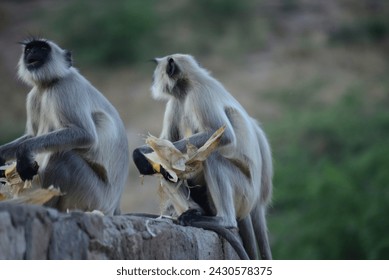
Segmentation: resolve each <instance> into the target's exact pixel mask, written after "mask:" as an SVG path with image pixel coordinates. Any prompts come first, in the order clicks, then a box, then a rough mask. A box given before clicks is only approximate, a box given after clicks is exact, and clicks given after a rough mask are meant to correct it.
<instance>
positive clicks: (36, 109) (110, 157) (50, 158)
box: [0, 38, 129, 215]
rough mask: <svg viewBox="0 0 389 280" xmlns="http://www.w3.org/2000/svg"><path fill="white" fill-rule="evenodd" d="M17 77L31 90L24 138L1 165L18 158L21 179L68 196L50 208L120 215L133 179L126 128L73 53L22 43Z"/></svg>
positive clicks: (1, 152)
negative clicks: (123, 197) (77, 65)
mask: <svg viewBox="0 0 389 280" xmlns="http://www.w3.org/2000/svg"><path fill="white" fill-rule="evenodd" d="M21 44H22V45H23V52H22V55H21V58H20V60H19V64H18V75H19V77H20V78H21V80H23V81H24V82H26V83H27V84H28V85H30V86H32V89H31V91H30V92H29V93H28V96H27V103H26V108H27V123H26V132H25V135H24V136H22V137H20V138H18V139H16V140H14V141H12V142H10V143H8V144H5V145H3V146H1V147H0V164H3V163H4V162H6V161H8V160H14V159H16V162H17V166H16V170H17V172H18V173H19V175H20V177H21V178H22V180H32V179H33V177H34V175H36V174H39V179H40V182H41V185H42V187H44V188H47V187H49V186H51V185H53V186H54V187H59V188H60V190H61V192H62V193H63V194H64V195H63V196H60V197H58V198H55V199H53V200H51V201H49V202H48V205H49V206H52V207H55V208H57V209H59V210H61V211H66V210H67V209H78V210H83V211H92V210H99V211H101V212H103V213H104V214H106V215H112V214H119V213H120V208H119V204H120V199H121V195H122V192H123V189H124V185H125V183H126V180H127V177H128V170H129V152H128V140H127V134H126V130H125V127H124V124H123V122H122V120H121V118H120V116H119V114H118V112H117V111H116V109H115V108H114V107H113V106H112V105H111V103H110V102H109V101H108V100H107V99H106V98H105V97H104V96H103V95H102V94H101V93H100V92H99V91H98V90H97V89H96V88H94V87H93V86H92V85H91V84H90V83H89V82H88V81H87V80H86V79H85V78H84V77H83V76H82V75H81V74H80V73H79V72H78V71H77V70H76V69H75V68H74V67H73V66H72V59H71V53H70V52H69V51H66V50H63V49H61V48H60V47H59V46H58V45H56V44H55V43H53V42H51V41H48V40H45V39H36V38H32V39H28V40H26V41H24V42H22V43H21Z"/></svg>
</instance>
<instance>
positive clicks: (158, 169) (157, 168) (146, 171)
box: [132, 147, 174, 182]
mask: <svg viewBox="0 0 389 280" xmlns="http://www.w3.org/2000/svg"><path fill="white" fill-rule="evenodd" d="M142 148H143V147H142ZM142 148H138V149H135V150H134V152H133V153H132V159H133V160H134V163H135V165H136V168H138V170H139V173H140V174H142V175H153V174H155V173H160V174H162V176H163V177H164V178H165V180H167V181H170V182H174V181H173V179H174V178H173V177H172V176H171V175H170V174H169V172H167V171H166V169H165V168H163V167H162V165H160V164H155V165H153V164H151V163H150V161H149V160H148V159H147V158H146V156H145V155H144V153H143V152H142V150H141V149H142ZM150 151H151V152H152V150H151V149H150ZM150 151H149V152H150Z"/></svg>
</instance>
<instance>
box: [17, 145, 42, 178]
mask: <svg viewBox="0 0 389 280" xmlns="http://www.w3.org/2000/svg"><path fill="white" fill-rule="evenodd" d="M38 169H39V165H38V163H37V162H36V161H35V160H34V159H33V157H32V155H31V153H30V152H29V151H27V150H26V149H19V150H18V151H17V153H16V171H17V172H18V174H19V176H20V178H21V179H22V180H23V181H26V180H32V178H33V177H34V176H35V175H36V174H38Z"/></svg>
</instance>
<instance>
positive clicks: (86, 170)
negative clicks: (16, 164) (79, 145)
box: [40, 151, 120, 215]
mask: <svg viewBox="0 0 389 280" xmlns="http://www.w3.org/2000/svg"><path fill="white" fill-rule="evenodd" d="M40 175H41V182H42V186H43V187H44V188H47V187H49V186H51V185H53V186H54V187H59V188H60V190H61V192H62V193H64V195H63V196H60V197H58V198H56V199H55V200H53V201H49V203H48V206H52V207H55V208H57V209H58V210H60V211H66V210H68V209H78V210H82V211H93V210H100V211H102V212H103V213H104V214H106V215H112V214H113V213H114V212H115V213H117V208H118V205H119V199H120V191H119V190H115V189H114V187H113V186H110V184H109V182H108V179H107V175H106V174H104V168H103V167H100V168H98V167H97V166H93V165H91V164H88V163H87V162H86V161H85V160H84V159H83V158H81V157H80V156H79V155H78V154H77V153H75V152H73V151H67V152H59V153H55V154H53V155H51V156H50V160H49V162H48V164H47V166H46V168H45V169H44V170H42V171H41V173H40Z"/></svg>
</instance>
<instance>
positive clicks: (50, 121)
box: [31, 100, 60, 136]
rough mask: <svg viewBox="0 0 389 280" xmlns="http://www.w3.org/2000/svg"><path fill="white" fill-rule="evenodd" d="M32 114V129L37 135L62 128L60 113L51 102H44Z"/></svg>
mask: <svg viewBox="0 0 389 280" xmlns="http://www.w3.org/2000/svg"><path fill="white" fill-rule="evenodd" d="M39 105H40V106H37V107H36V108H35V110H34V109H33V111H32V114H31V121H32V128H33V131H34V134H35V135H37V136H38V135H43V134H47V133H49V132H51V131H53V130H56V129H58V128H59V127H60V122H59V119H58V112H57V111H56V110H55V107H54V106H53V105H52V104H50V102H44V100H42V102H41V103H40V104H39Z"/></svg>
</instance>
